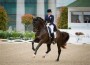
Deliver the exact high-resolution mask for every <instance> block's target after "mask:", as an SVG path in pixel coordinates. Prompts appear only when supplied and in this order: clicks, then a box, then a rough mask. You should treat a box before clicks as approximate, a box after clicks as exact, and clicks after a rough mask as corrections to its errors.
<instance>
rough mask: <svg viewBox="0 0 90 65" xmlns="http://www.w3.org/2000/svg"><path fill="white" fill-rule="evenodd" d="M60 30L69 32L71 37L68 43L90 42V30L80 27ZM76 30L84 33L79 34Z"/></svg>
mask: <svg viewBox="0 0 90 65" xmlns="http://www.w3.org/2000/svg"><path fill="white" fill-rule="evenodd" d="M59 30H60V31H64V32H68V33H69V35H70V39H69V40H68V42H67V43H72V44H85V43H86V44H90V30H80V29H59ZM76 32H82V33H83V34H84V35H80V36H77V35H75V33H76Z"/></svg>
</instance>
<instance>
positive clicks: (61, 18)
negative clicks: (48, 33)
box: [57, 7, 68, 29]
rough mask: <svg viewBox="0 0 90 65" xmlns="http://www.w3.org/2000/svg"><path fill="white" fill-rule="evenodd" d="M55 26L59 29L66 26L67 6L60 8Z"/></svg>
mask: <svg viewBox="0 0 90 65" xmlns="http://www.w3.org/2000/svg"><path fill="white" fill-rule="evenodd" d="M57 27H58V28H60V29H67V28H68V8H67V7H61V8H60V15H59V17H58V21H57Z"/></svg>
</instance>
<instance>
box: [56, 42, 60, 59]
mask: <svg viewBox="0 0 90 65" xmlns="http://www.w3.org/2000/svg"><path fill="white" fill-rule="evenodd" d="M57 47H58V57H57V59H56V61H59V57H60V54H61V48H60V44H59V43H57Z"/></svg>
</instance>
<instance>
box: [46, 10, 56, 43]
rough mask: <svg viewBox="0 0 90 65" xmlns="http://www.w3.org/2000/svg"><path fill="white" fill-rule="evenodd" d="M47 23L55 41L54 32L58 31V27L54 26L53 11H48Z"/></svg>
mask: <svg viewBox="0 0 90 65" xmlns="http://www.w3.org/2000/svg"><path fill="white" fill-rule="evenodd" d="M45 21H46V24H47V27H48V29H49V31H50V36H51V37H52V38H51V41H53V40H54V31H56V30H57V29H56V25H55V24H54V15H52V11H51V9H48V10H47V15H46V16H45Z"/></svg>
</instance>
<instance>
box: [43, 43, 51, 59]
mask: <svg viewBox="0 0 90 65" xmlns="http://www.w3.org/2000/svg"><path fill="white" fill-rule="evenodd" d="M50 51H51V44H50V43H49V44H47V51H46V53H45V55H44V56H43V58H45V57H46V55H47V54H48V53H49V52H50Z"/></svg>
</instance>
